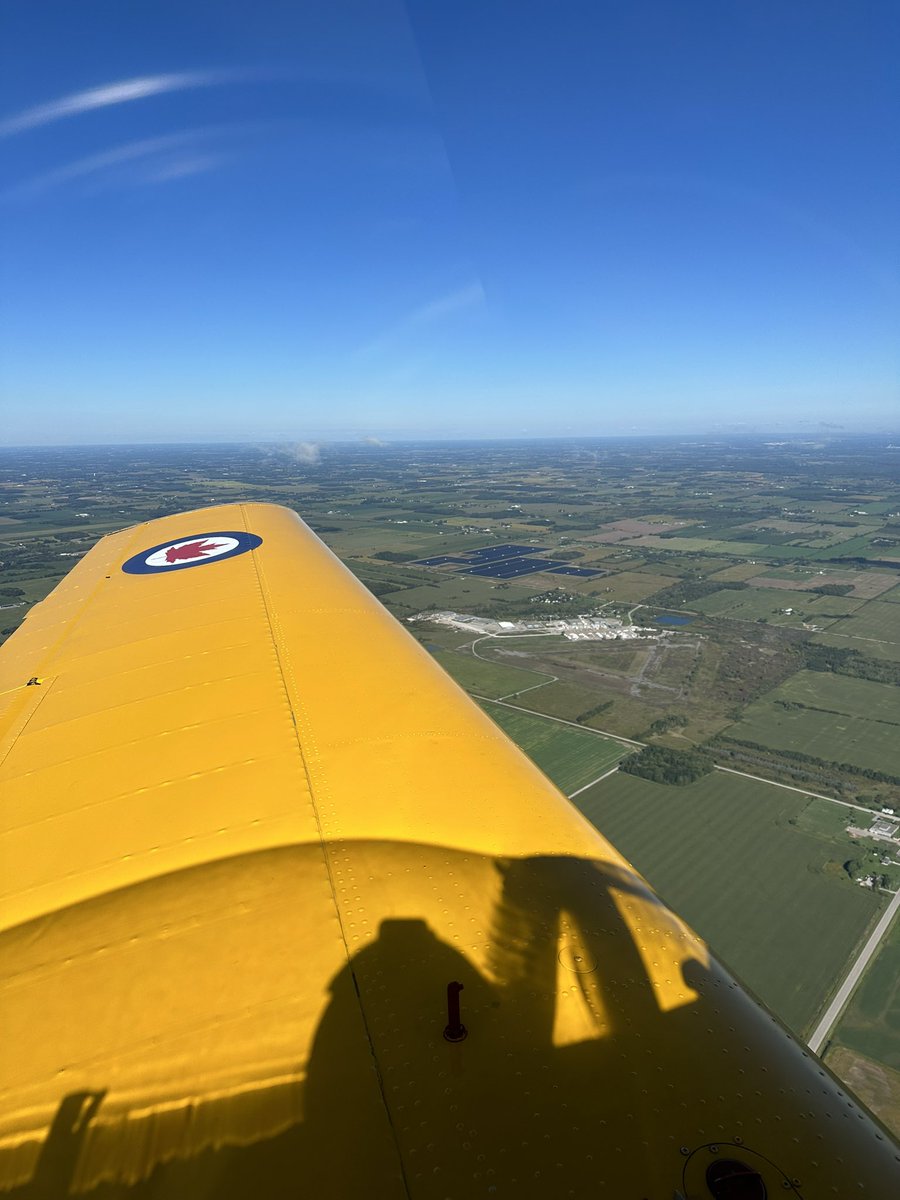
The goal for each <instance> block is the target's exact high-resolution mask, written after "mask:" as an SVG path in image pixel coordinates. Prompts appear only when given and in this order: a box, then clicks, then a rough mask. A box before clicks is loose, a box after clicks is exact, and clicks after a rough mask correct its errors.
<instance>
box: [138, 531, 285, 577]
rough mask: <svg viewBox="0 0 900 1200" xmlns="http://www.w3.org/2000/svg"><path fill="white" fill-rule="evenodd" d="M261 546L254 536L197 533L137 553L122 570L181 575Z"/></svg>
mask: <svg viewBox="0 0 900 1200" xmlns="http://www.w3.org/2000/svg"><path fill="white" fill-rule="evenodd" d="M261 545H262V538H261V537H258V536H257V535H256V534H255V533H240V532H237V531H235V530H228V531H226V532H224V533H197V534H194V535H193V536H191V537H186V538H179V539H178V540H177V541H174V542H162V543H160V545H158V546H150V547H149V548H148V549H146V550H141V552H140V553H139V554H135V555H134V556H133V557H132V558H129V560H128V561H127V562H125V563H122V570H123V571H125V572H126V573H127V574H128V575H160V574H162V573H164V572H166V571H183V570H184V569H185V567H199V566H202V565H203V563H209V562H221V561H222V559H224V558H234V557H235V556H236V555H238V554H246V553H247V551H248V550H255V549H256V547H257V546H261Z"/></svg>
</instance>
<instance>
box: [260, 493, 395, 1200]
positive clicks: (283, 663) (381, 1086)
mask: <svg viewBox="0 0 900 1200" xmlns="http://www.w3.org/2000/svg"><path fill="white" fill-rule="evenodd" d="M241 512H242V514H243V518H244V523H245V525H246V524H247V517H246V513H245V509H244V506H243V505H241ZM250 557H251V558H252V560H253V564H254V566H255V568H256V575H257V580H258V583H259V590H260V596H261V599H262V604H263V611H264V612H265V614H266V618H267V620H268V624H269V633H270V636H271V638H272V644H273V646H274V648H275V655H276V660H277V663H278V667H279V671H280V673H281V679H282V685H283V687H284V690H285V693H286V695H287V700H288V704H289V706H290V710H291V715H292V718H293V724H294V732H295V735H296V739H297V750H298V753H299V755H300V761H301V763H302V765H303V770H304V772H305V774H306V782H307V788H308V791H309V802H310V804H311V806H312V810H313V815H314V817H315V822H316V828H317V830H318V833H319V844H320V846H321V851H322V859H323V861H324V863H325V870H326V872H327V874H328V882H329V886H330V888H331V897H332V903H333V904H334V911H335V915H336V917H337V922H338V928H339V929H340V931H341V940H342V941H343V943H344V953H345V955H346V958H347V966H348V968H349V970H350V977H351V979H352V981H353V987H354V990H355V992H356V996H357V1004H358V1007H359V1016H360V1021H361V1022H362V1027H363V1030H364V1032H365V1037H366V1042H367V1043H368V1046H369V1053H370V1055H371V1057H372V1065H373V1068H374V1071H375V1078H376V1079H377V1081H378V1091H379V1094H380V1096H381V1103H382V1107H383V1109H384V1113H385V1118H386V1120H387V1123H388V1127H389V1129H390V1131H391V1137H392V1138H393V1141H394V1148H395V1151H396V1154H397V1162H398V1165H399V1169H400V1175H401V1178H402V1180H403V1189H404V1191H405V1193H406V1195H407V1196H408V1197H409V1198H410V1200H411V1197H412V1192H411V1191H410V1187H409V1182H408V1180H407V1176H406V1163H405V1161H404V1157H403V1150H402V1147H401V1144H400V1138H399V1136H398V1133H397V1130H396V1128H395V1127H394V1121H393V1117H392V1114H391V1109H390V1105H389V1104H388V1100H387V1093H386V1090H385V1083H384V1078H383V1076H382V1072H381V1065H380V1063H379V1061H378V1055H377V1054H376V1052H375V1042H374V1039H373V1037H372V1032H371V1030H370V1029H369V1022H368V1020H367V1019H366V1012H365V1008H364V1006H363V1003H362V996H361V993H360V985H359V980H358V979H357V977H356V973H355V971H354V969H353V957H352V954H351V951H350V943H349V941H348V938H347V931H346V929H345V928H344V919H343V916H342V914H341V908H340V904H339V902H338V894H337V887H336V884H335V879H334V872H333V868H332V863H331V858H330V855H329V853H328V845H327V841H326V838H325V834H324V830H323V828H322V818H321V814H320V812H319V803H318V796H317V792H318V791H319V790H320V784H319V781H318V780H317V781H316V783H314V782H313V776H312V772H311V770H310V763H309V758H308V757H307V753H306V741H305V739H306V740H308V744H309V749H310V751H311V757H312V758H313V759H318V757H319V756H318V752H317V750H316V739H315V734H314V732H313V730H312V727H311V723H310V722H309V720H308V719H306V717H305V714H304V713H303V710H302V706H301V704H300V693H299V690H298V688H297V681H296V679H295V677H294V671H293V667H292V665H291V661H290V654H289V651H288V648H287V644H286V642H285V640H284V638H283V636H282V633H281V627H280V625H279V623H278V618H277V616H276V614H275V613H274V611H273V610H272V607H271V606H270V604H269V600H268V587H267V585H266V581H265V573H264V571H263V566H262V562H261V561H260V558H259V555H258V553H257V552H256V551H252V552H251V555H250ZM338 561H339V560H338ZM312 611H320V612H327V613H334V612H345V611H346V612H361V611H362V609H361V608H358V607H353V608H348V609H343V608H325V609H320V610H312ZM301 722H302V723H303V725H304V731H303V736H301V730H300V723H301ZM327 787H328V785H327V782H326V781H325V780H324V779H323V780H322V781H321V790H322V791H324V792H327Z"/></svg>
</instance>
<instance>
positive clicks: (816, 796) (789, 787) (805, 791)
mask: <svg viewBox="0 0 900 1200" xmlns="http://www.w3.org/2000/svg"><path fill="white" fill-rule="evenodd" d="M716 770H717V771H725V772H726V773H727V774H728V775H741V776H742V777H743V778H744V779H755V780H756V781H757V782H758V783H770V784H771V785H772V787H780V788H784V789H785V791H787V792H799V793H800V795H801V796H806V797H807V798H810V797H811V798H812V799H813V800H827V801H828V802H829V803H830V804H840V805H841V807H842V808H855V809H857V811H859V812H864V813H868V814H869V815H870V816H877V815H878V814H877V813H876V812H875V809H874V808H866V807H865V806H864V805H862V804H851V803H850V801H849V800H835V798H834V796H823V795H822V793H821V792H811V791H810V790H809V788H802V787H794V785H793V784H792V783H778V782H777V781H776V780H774V779H765V778H764V777H763V776H762V775H750V774H749V773H748V772H747V771H736V770H735V769H734V767H720V766H719V764H718V763H716Z"/></svg>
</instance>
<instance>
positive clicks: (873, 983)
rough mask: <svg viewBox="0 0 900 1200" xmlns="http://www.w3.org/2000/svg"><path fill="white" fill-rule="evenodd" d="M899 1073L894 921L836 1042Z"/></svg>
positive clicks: (898, 963) (899, 977)
mask: <svg viewBox="0 0 900 1200" xmlns="http://www.w3.org/2000/svg"><path fill="white" fill-rule="evenodd" d="M833 1041H836V1042H837V1043H838V1044H839V1045H841V1046H846V1047H848V1049H850V1050H857V1051H858V1052H859V1053H860V1054H866V1055H868V1056H869V1057H870V1058H874V1059H876V1060H877V1061H878V1062H882V1063H886V1064H887V1066H889V1067H893V1068H894V1070H898V1071H900V921H898V920H897V919H896V918H895V919H894V924H893V926H892V927H891V930H890V932H889V933H888V936H887V937H886V938H885V940H884V941H883V942H882V944H881V947H880V949H879V951H878V953H877V955H876V956H875V960H874V962H873V963H872V964H871V966H870V967H869V969H868V971H867V972H866V974H865V975H864V976H863V979H862V982H861V983H860V985H859V987H858V988H857V989H856V991H855V992H854V994H853V996H852V998H851V1000H850V1003H849V1004H848V1006H847V1008H846V1010H845V1012H844V1015H843V1016H842V1017H841V1020H840V1023H839V1025H838V1027H837V1031H836V1034H835V1036H834V1038H833Z"/></svg>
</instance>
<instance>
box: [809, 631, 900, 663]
mask: <svg viewBox="0 0 900 1200" xmlns="http://www.w3.org/2000/svg"><path fill="white" fill-rule="evenodd" d="M847 624H848V622H846V621H841V623H840V624H839V625H832V626H831V627H830V628H829V629H828V630H827V631H826V632H824V633H817V634H816V636H815V637H814V638H813V639H812V640H813V641H814V642H815V643H816V644H817V645H819V646H834V647H835V649H837V650H858V651H859V653H860V654H865V656H866V657H867V658H883V659H885V660H886V661H888V662H900V642H877V641H871V640H869V639H863V638H858V637H852V636H849V635H848V634H846V633H844V632H839V631H843V630H844V629H845V628H846V626H847Z"/></svg>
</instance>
